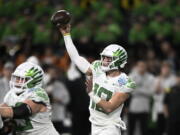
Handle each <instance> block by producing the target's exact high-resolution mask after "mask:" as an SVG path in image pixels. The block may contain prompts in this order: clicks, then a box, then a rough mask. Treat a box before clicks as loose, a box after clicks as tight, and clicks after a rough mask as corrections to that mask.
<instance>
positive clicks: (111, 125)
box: [59, 24, 135, 135]
mask: <svg viewBox="0 0 180 135" xmlns="http://www.w3.org/2000/svg"><path fill="white" fill-rule="evenodd" d="M59 30H60V32H61V33H62V35H63V37H64V42H65V46H66V49H67V52H68V54H69V56H70V58H71V60H72V62H74V63H75V64H76V66H77V67H78V68H79V69H80V70H81V71H82V72H83V73H85V74H86V75H88V76H92V81H93V82H92V85H93V86H92V89H91V86H88V87H90V89H88V94H89V96H90V99H91V100H90V105H89V110H90V121H91V123H92V129H91V133H92V135H120V134H121V130H125V129H126V126H125V123H124V122H123V121H122V120H121V118H120V114H121V111H122V108H123V104H124V102H125V101H126V100H127V99H128V97H129V95H130V93H131V92H132V91H133V89H134V88H135V83H134V81H132V80H131V79H130V78H129V77H128V76H127V75H126V74H125V73H123V72H121V68H124V66H125V64H126V63H127V52H126V50H125V49H124V48H123V47H121V46H119V45H117V44H111V45H109V46H107V47H106V48H105V49H104V50H103V51H102V53H101V54H100V55H101V60H96V61H94V62H93V63H92V64H90V63H89V62H88V61H87V60H86V59H85V58H83V57H81V56H80V55H79V53H78V51H77V49H76V47H75V46H74V44H73V41H72V39H71V35H70V24H68V25H67V26H66V27H64V28H59Z"/></svg>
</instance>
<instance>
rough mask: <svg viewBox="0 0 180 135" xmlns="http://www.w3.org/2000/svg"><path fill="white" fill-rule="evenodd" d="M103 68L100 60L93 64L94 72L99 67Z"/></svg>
mask: <svg viewBox="0 0 180 135" xmlns="http://www.w3.org/2000/svg"><path fill="white" fill-rule="evenodd" d="M100 66H101V61H99V60H96V61H94V62H93V63H92V68H93V70H95V71H96V70H97V69H98V68H99V67H100Z"/></svg>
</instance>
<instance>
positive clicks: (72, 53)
mask: <svg viewBox="0 0 180 135" xmlns="http://www.w3.org/2000/svg"><path fill="white" fill-rule="evenodd" d="M64 42H65V46H66V49H67V52H68V54H69V57H70V59H71V60H72V62H74V63H75V64H76V66H77V67H78V68H79V70H80V71H82V72H83V73H86V72H87V70H88V68H89V67H90V63H89V62H88V61H87V60H86V59H85V58H84V57H81V56H79V53H78V51H77V49H76V47H75V46H74V44H73V42H72V39H71V36H70V35H66V36H64Z"/></svg>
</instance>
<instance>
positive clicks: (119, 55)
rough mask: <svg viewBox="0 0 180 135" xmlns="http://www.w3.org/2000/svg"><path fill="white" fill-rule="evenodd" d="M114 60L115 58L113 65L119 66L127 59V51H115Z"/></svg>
mask: <svg viewBox="0 0 180 135" xmlns="http://www.w3.org/2000/svg"><path fill="white" fill-rule="evenodd" d="M113 60H114V63H113V64H112V65H111V66H112V67H113V66H117V67H119V66H120V65H121V64H123V63H124V62H125V61H127V54H126V52H125V51H124V50H123V49H118V50H116V51H115V52H113Z"/></svg>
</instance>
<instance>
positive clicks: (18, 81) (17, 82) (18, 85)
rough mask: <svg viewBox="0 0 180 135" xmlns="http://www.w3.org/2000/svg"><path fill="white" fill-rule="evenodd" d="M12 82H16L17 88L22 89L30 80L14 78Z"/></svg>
mask: <svg viewBox="0 0 180 135" xmlns="http://www.w3.org/2000/svg"><path fill="white" fill-rule="evenodd" d="M12 81H13V82H15V87H17V88H20V87H21V86H22V85H23V84H24V83H25V82H27V81H28V78H22V77H18V76H13V77H12Z"/></svg>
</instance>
